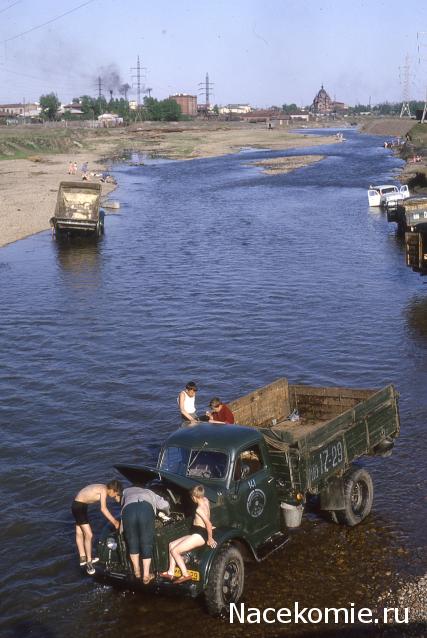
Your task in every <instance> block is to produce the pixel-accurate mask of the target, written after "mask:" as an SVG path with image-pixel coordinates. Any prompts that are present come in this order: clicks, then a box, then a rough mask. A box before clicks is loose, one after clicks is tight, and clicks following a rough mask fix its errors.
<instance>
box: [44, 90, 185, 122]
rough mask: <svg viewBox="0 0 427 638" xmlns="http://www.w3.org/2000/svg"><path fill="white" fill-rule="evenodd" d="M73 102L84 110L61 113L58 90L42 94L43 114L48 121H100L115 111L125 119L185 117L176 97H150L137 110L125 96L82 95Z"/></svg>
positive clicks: (167, 120) (175, 119)
mask: <svg viewBox="0 0 427 638" xmlns="http://www.w3.org/2000/svg"><path fill="white" fill-rule="evenodd" d="M72 104H74V105H75V107H76V108H78V109H80V110H81V111H82V113H81V114H80V113H74V114H73V113H70V112H65V113H61V114H60V113H59V108H60V106H61V103H60V101H59V100H58V97H57V95H56V94H55V93H53V92H52V93H48V94H46V95H41V96H40V106H41V109H42V117H43V118H44V119H46V120H56V119H59V118H61V119H70V120H81V119H83V120H96V119H97V118H98V116H99V115H102V114H103V113H115V114H116V115H118V116H119V117H122V118H123V120H124V121H125V122H131V121H133V120H136V119H139V120H152V121H155V122H176V121H177V120H180V119H181V117H182V112H181V107H180V106H179V104H177V103H176V102H175V100H169V99H167V100H157V99H156V98H153V97H146V98H145V99H144V104H143V105H142V106H141V107H140V108H139V109H137V110H135V109H131V108H130V106H129V101H128V100H126V99H125V98H123V97H121V98H119V99H113V98H111V99H110V100H106V99H105V97H102V96H101V97H97V98H94V97H91V96H90V95H81V96H80V97H74V98H73V100H72Z"/></svg>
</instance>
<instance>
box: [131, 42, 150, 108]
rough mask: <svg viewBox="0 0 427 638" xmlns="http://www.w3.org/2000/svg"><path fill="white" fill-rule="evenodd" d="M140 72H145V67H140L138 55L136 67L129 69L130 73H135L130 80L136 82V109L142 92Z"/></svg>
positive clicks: (139, 103) (139, 104)
mask: <svg viewBox="0 0 427 638" xmlns="http://www.w3.org/2000/svg"><path fill="white" fill-rule="evenodd" d="M142 70H146V69H145V67H142V66H141V62H140V59H139V55H138V57H137V61H136V67H132V68H131V72H132V71H136V74H134V75H132V80H134V79H135V80H136V105H137V107H138V108H139V107H140V106H141V92H143V91H144V89H143V88H142V84H141V78H142V74H141V71H142Z"/></svg>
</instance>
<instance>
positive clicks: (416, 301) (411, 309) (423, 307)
mask: <svg viewBox="0 0 427 638" xmlns="http://www.w3.org/2000/svg"><path fill="white" fill-rule="evenodd" d="M423 283H424V282H423ZM425 283H426V284H427V281H426V282H425ZM425 293H426V294H425V295H424V296H415V297H414V298H413V299H411V301H410V303H409V304H408V306H407V308H406V312H405V314H406V317H407V321H408V326H409V328H410V330H411V331H412V332H413V334H414V336H415V337H416V339H417V340H419V339H421V341H423V342H425V343H427V287H426V289H425Z"/></svg>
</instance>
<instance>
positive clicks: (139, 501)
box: [122, 486, 169, 585]
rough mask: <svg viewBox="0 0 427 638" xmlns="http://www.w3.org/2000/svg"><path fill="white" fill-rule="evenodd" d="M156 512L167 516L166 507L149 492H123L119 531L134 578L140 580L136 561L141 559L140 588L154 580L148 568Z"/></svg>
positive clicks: (134, 489)
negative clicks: (121, 533)
mask: <svg viewBox="0 0 427 638" xmlns="http://www.w3.org/2000/svg"><path fill="white" fill-rule="evenodd" d="M157 510H163V511H165V512H166V513H169V503H168V502H167V501H166V500H165V499H164V498H162V497H161V496H159V495H158V494H156V493H155V492H153V491H152V490H148V489H146V488H143V487H136V486H133V487H127V488H126V489H124V490H123V497H122V529H123V532H124V535H125V539H126V543H127V547H128V550H129V556H130V559H131V561H132V567H133V572H134V574H135V578H141V566H140V562H139V560H140V557H141V558H142V577H143V581H142V582H143V583H144V585H148V583H150V582H151V581H152V580H153V579H154V574H152V573H151V572H150V567H151V559H152V556H153V545H154V519H155V516H156V514H157Z"/></svg>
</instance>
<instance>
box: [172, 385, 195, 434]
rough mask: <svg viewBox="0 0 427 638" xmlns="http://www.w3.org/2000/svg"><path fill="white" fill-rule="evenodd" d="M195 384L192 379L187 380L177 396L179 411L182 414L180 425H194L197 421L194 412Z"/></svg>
mask: <svg viewBox="0 0 427 638" xmlns="http://www.w3.org/2000/svg"><path fill="white" fill-rule="evenodd" d="M196 392H197V386H196V384H195V383H194V381H189V382H188V383H187V385H186V386H185V390H182V391H181V392H180V393H179V395H178V398H177V401H178V406H179V411H180V412H181V416H182V424H181V425H182V427H189V426H192V425H196V424H197V423H198V422H199V419H198V417H197V412H196Z"/></svg>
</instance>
